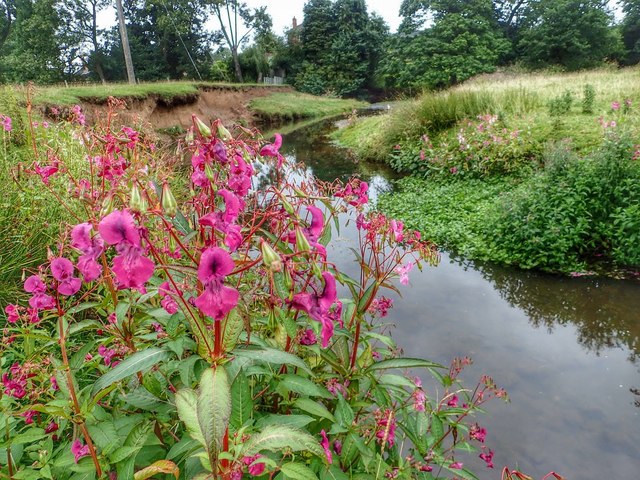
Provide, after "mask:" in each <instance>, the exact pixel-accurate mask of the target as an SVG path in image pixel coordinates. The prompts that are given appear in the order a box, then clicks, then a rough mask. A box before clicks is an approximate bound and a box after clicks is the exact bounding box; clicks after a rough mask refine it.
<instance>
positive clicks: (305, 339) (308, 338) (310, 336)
mask: <svg viewBox="0 0 640 480" xmlns="http://www.w3.org/2000/svg"><path fill="white" fill-rule="evenodd" d="M316 343H318V338H317V337H316V334H315V333H314V331H313V330H311V329H310V328H307V329H306V330H305V331H304V333H303V334H302V336H301V337H300V345H306V346H309V345H315V344H316Z"/></svg>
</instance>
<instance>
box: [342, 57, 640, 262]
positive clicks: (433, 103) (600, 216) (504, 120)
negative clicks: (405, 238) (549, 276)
mask: <svg viewBox="0 0 640 480" xmlns="http://www.w3.org/2000/svg"><path fill="white" fill-rule="evenodd" d="M637 75H638V72H637V69H632V70H628V71H618V72H609V71H600V72H590V73H581V74H574V75H556V76H552V75H539V76H537V77H530V76H528V77H527V78H526V80H525V79H523V78H521V77H518V76H516V77H513V78H509V77H508V76H507V77H503V78H501V77H499V76H498V77H491V76H490V77H487V78H484V79H483V78H478V79H476V80H474V81H471V82H469V83H467V84H465V85H462V86H461V87H459V88H456V89H453V90H449V91H445V92H441V93H437V94H426V95H424V96H422V97H420V98H418V99H417V100H415V101H411V102H406V103H405V104H401V105H399V106H398V107H397V108H396V110H395V111H394V112H392V113H391V114H390V115H388V116H376V117H369V118H363V119H360V120H359V121H358V122H356V123H355V125H353V126H350V127H348V128H346V129H344V130H342V131H339V132H338V133H337V138H338V139H339V141H340V142H341V143H343V144H346V145H349V146H351V148H352V149H353V150H354V151H355V153H356V154H357V155H359V156H360V157H361V158H368V159H371V160H378V161H380V160H383V161H386V162H388V163H389V164H390V165H391V166H392V167H393V168H394V169H396V170H397V171H399V172H404V173H409V174H411V177H410V178H408V179H405V180H403V181H401V182H400V184H399V191H397V192H396V193H394V194H393V195H389V196H386V197H383V198H382V200H381V201H380V207H381V208H382V209H383V210H384V211H385V212H387V213H390V214H393V215H394V216H397V217H399V218H401V219H403V220H404V221H406V222H407V224H408V225H410V226H411V227H412V228H417V229H419V230H420V231H421V232H422V233H423V234H425V235H427V236H428V237H429V238H432V239H433V240H435V241H436V242H438V243H439V244H441V245H443V246H444V247H445V248H447V249H449V250H451V251H454V252H458V253H460V254H462V255H464V256H467V257H471V258H476V259H486V260H492V261H496V262H500V263H507V264H513V265H518V266H520V267H522V268H539V269H543V270H547V271H555V272H564V273H579V272H585V271H587V270H589V269H591V268H593V266H594V263H603V262H609V266H611V264H612V265H614V266H617V267H637V266H638V265H640V248H639V247H638V242H637V235H638V233H637V232H638V226H639V225H640V212H639V211H638V205H639V204H640V196H639V190H638V188H637V185H638V184H640V183H639V181H640V163H639V162H638V159H640V145H639V144H640V142H639V141H638V138H639V135H640V115H639V112H638V107H637V105H638V102H639V101H640V89H639V88H638V85H637V82H636V81H635V79H636V78H637ZM566 85H573V87H569V88H566V87H565V86H566Z"/></svg>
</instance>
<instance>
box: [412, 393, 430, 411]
mask: <svg viewBox="0 0 640 480" xmlns="http://www.w3.org/2000/svg"><path fill="white" fill-rule="evenodd" d="M411 396H412V397H413V408H414V410H415V411H416V412H424V410H425V402H426V400H427V395H426V394H425V393H424V390H422V388H417V389H416V390H414V391H413V394H412V395H411Z"/></svg>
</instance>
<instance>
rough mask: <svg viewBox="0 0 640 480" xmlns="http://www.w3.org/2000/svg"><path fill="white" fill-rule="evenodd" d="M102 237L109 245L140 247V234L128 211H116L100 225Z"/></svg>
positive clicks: (99, 229)
mask: <svg viewBox="0 0 640 480" xmlns="http://www.w3.org/2000/svg"><path fill="white" fill-rule="evenodd" d="M98 231H99V232H100V235H101V236H102V238H103V239H104V241H105V242H107V243H108V244H109V245H119V244H121V243H127V244H130V245H134V246H136V247H139V246H140V234H139V233H138V229H137V228H136V224H135V221H134V220H133V216H132V215H131V213H129V211H128V210H114V211H113V212H111V213H110V214H109V215H107V216H106V217H104V218H103V219H102V220H101V221H100V224H99V225H98Z"/></svg>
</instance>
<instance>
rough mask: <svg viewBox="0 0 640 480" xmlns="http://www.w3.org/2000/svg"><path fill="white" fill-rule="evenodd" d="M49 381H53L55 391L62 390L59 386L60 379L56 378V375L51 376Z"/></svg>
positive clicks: (52, 386)
mask: <svg viewBox="0 0 640 480" xmlns="http://www.w3.org/2000/svg"><path fill="white" fill-rule="evenodd" d="M49 381H50V382H51V388H52V389H53V391H54V392H57V391H58V390H60V387H59V386H58V380H56V377H51V378H49Z"/></svg>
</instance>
